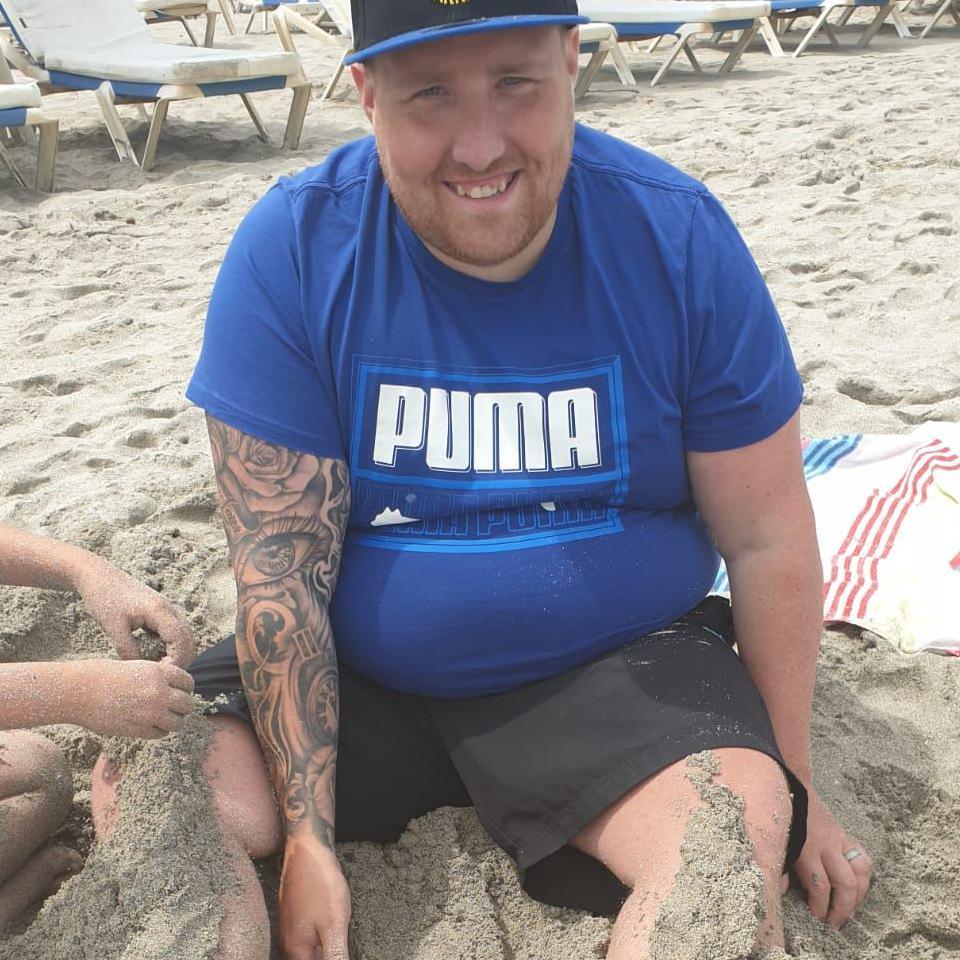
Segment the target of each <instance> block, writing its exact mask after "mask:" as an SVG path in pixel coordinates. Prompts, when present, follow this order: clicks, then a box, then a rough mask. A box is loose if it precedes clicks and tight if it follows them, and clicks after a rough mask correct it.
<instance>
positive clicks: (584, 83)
mask: <svg viewBox="0 0 960 960" xmlns="http://www.w3.org/2000/svg"><path fill="white" fill-rule="evenodd" d="M580 52H581V53H586V54H590V60H589V62H588V63H587V65H586V66H585V67H584V68H583V69H582V70H581V71H580V77H579V78H578V80H577V86H576V91H575V93H574V96H575V97H577V98H579V97H580V96H581V95H582V94H584V93H586V92H587V90H589V89H590V84H592V83H593V81H594V79H596V76H597V74H598V73H599V72H600V68H601V67H602V66H603V64H604V62H605V61H606V60H607V59H608V58H609V60H610V62H611V63H612V64H613V67H614V69H615V70H616V71H617V76H618V77H619V78H620V82H621V83H622V84H623V85H624V86H625V87H629V88H632V89H636V86H637V81H636V78H635V77H634V75H633V71H632V70H631V69H630V65H629V64H628V63H627V60H626V57H624V55H623V51H622V50H621V49H620V37H619V36H618V35H617V31H616V28H615V27H614V26H613V25H612V24H609V23H592V22H591V23H585V24H584V25H583V26H581V27H580Z"/></svg>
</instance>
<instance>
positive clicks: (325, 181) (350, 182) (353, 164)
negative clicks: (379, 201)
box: [277, 137, 380, 219]
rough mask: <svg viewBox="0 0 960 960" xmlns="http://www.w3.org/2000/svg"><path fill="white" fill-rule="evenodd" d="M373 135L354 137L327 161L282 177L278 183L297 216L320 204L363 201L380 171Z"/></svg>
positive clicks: (337, 205) (334, 204) (336, 205)
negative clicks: (372, 178) (357, 138)
mask: <svg viewBox="0 0 960 960" xmlns="http://www.w3.org/2000/svg"><path fill="white" fill-rule="evenodd" d="M379 169H380V166H379V161H378V159H377V150H376V143H375V141H374V138H373V137H362V138H361V139H359V140H353V141H351V142H350V143H347V144H344V145H343V146H341V147H338V148H337V149H336V150H334V151H333V152H332V153H331V154H330V155H329V156H328V157H327V158H326V159H325V160H324V161H323V163H319V164H317V165H316V166H313V167H307V169H306V170H303V171H301V172H300V173H298V174H296V175H294V176H292V177H281V178H280V180H279V181H278V182H277V187H278V188H279V189H280V190H281V191H282V192H283V193H284V194H285V195H286V196H287V198H288V199H289V201H290V205H291V207H292V208H293V211H294V216H295V218H297V219H299V218H300V217H303V216H304V215H305V214H306V213H307V211H313V210H315V208H316V207H317V205H321V206H323V205H325V204H328V203H330V202H332V204H333V206H334V207H342V206H343V205H344V204H346V205H347V206H349V205H350V203H351V201H354V202H355V203H357V204H359V203H360V202H361V200H362V197H363V193H364V190H365V188H366V186H367V184H368V182H369V181H370V179H371V177H372V176H377V175H379Z"/></svg>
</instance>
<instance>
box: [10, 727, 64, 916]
mask: <svg viewBox="0 0 960 960" xmlns="http://www.w3.org/2000/svg"><path fill="white" fill-rule="evenodd" d="M72 799H73V784H72V782H71V779H70V770H69V767H68V766H67V762H66V760H65V758H64V756H63V754H62V753H61V752H60V750H59V749H58V748H57V747H56V746H55V745H54V744H53V743H51V742H50V741H49V740H47V739H46V738H44V737H41V736H40V735H39V734H36V733H31V732H29V731H25V730H13V731H6V732H3V733H0V836H2V838H3V839H2V842H0V930H2V929H3V928H4V927H5V926H6V925H7V924H8V923H10V921H11V920H13V919H15V918H16V917H18V916H19V915H20V914H21V913H23V911H24V910H25V909H26V908H27V907H29V906H30V905H31V904H32V903H35V902H36V901H37V900H40V899H42V898H43V897H46V896H48V895H49V894H50V893H52V892H53V891H54V890H55V889H56V888H57V886H59V883H60V882H61V881H62V880H63V879H64V878H65V877H66V876H67V875H69V874H71V873H75V872H76V871H77V870H78V869H79V868H80V866H81V862H82V861H81V860H80V857H79V856H78V855H77V854H76V853H75V852H74V851H72V850H68V849H67V848H66V847H62V846H60V845H59V844H57V845H55V846H51V847H48V848H46V849H42V850H41V849H39V848H40V847H41V845H42V844H43V843H44V842H45V841H46V840H47V838H48V837H49V836H50V835H51V834H52V833H53V832H54V831H55V830H56V829H57V828H58V827H59V826H60V825H61V824H62V823H63V821H64V820H65V819H66V817H67V813H68V812H69V811H70V804H71V802H72Z"/></svg>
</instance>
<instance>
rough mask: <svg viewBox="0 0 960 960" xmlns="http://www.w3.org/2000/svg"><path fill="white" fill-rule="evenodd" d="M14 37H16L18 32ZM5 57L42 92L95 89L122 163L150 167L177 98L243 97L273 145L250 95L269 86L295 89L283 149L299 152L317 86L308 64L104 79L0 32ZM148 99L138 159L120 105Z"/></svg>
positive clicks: (1, 55)
mask: <svg viewBox="0 0 960 960" xmlns="http://www.w3.org/2000/svg"><path fill="white" fill-rule="evenodd" d="M11 29H12V28H11ZM13 36H14V39H16V33H15V32H14V33H13ZM0 58H2V59H4V60H5V61H6V62H7V63H9V64H10V65H11V66H13V67H15V68H16V69H17V70H19V71H20V72H21V73H22V74H24V75H25V76H26V77H28V78H30V79H31V80H33V81H35V82H36V83H37V84H38V85H39V87H40V92H41V93H42V94H51V93H62V92H66V91H71V92H76V91H80V90H90V91H92V92H93V93H94V95H95V97H96V99H97V104H98V105H99V107H100V112H101V113H102V115H103V119H104V123H105V125H106V127H107V132H108V133H109V135H110V140H111V141H112V143H113V147H114V150H115V151H116V154H117V158H118V159H119V160H120V161H121V162H123V161H127V160H129V161H130V162H131V163H133V164H134V165H135V166H138V167H140V168H141V169H142V170H144V171H147V170H150V169H151V168H152V167H153V164H154V160H155V158H156V151H157V144H158V142H159V139H160V132H161V130H162V128H163V123H164V121H165V120H166V117H167V112H168V110H169V107H170V104H171V103H173V102H175V101H177V100H194V99H199V98H203V97H213V96H227V95H236V96H239V97H240V99H241V100H242V102H243V105H244V107H245V108H246V110H247V113H248V114H249V115H250V119H251V120H252V121H253V124H254V126H255V127H256V130H257V136H258V137H259V138H260V139H261V140H262V141H264V142H265V143H269V142H270V136H269V134H268V133H267V130H266V127H265V126H264V124H263V120H262V119H261V118H260V115H259V113H258V112H257V110H256V108H255V107H254V105H253V102H252V101H251V99H250V94H251V93H257V92H260V91H264V90H280V89H289V90H292V92H293V100H292V103H291V105H290V113H289V115H288V118H287V125H286V129H285V132H284V139H283V147H284V149H290V150H295V149H297V147H298V146H299V144H300V136H301V133H302V131H303V123H304V120H305V118H306V113H307V107H308V106H309V103H310V95H311V92H312V90H313V86H312V84H311V83H310V81H309V80H308V79H307V78H306V76H305V75H304V73H303V68H302V66H301V67H300V68H299V69H298V70H297V72H296V73H294V74H291V75H290V76H267V77H253V78H249V79H242V80H229V81H215V82H211V83H202V84H193V83H168V84H161V83H144V82H133V81H131V82H125V81H121V80H104V79H101V78H97V77H93V76H85V75H80V74H72V73H65V72H62V71H58V70H46V69H44V68H43V67H41V66H40V65H39V64H37V63H36V62H35V61H34V60H33V59H32V58H31V57H30V56H29V55H28V54H26V53H24V52H21V50H20V49H19V48H18V47H17V46H15V45H14V42H12V41H11V40H8V39H7V38H6V37H5V36H4V35H3V34H2V33H0ZM148 103H152V104H153V105H154V109H153V115H152V116H151V118H150V126H149V128H148V130H147V139H146V143H145V144H144V148H143V153H142V154H141V156H140V157H139V158H138V157H137V154H136V151H135V150H134V148H133V145H132V144H131V142H130V138H129V136H128V135H127V132H126V129H125V128H124V125H123V121H122V119H121V118H120V114H119V112H118V110H117V105H118V104H138V105H142V104H148Z"/></svg>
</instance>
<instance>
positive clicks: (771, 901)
mask: <svg viewBox="0 0 960 960" xmlns="http://www.w3.org/2000/svg"><path fill="white" fill-rule="evenodd" d="M713 753H714V754H715V756H716V757H717V759H718V761H719V769H720V774H719V776H718V777H716V778H715V781H716V782H718V783H721V784H724V785H726V786H727V787H729V789H730V791H731V792H732V793H733V795H734V796H735V797H740V798H742V799H743V801H744V809H743V817H742V819H743V824H744V826H745V830H746V838H748V840H749V844H750V845H751V846H752V853H753V860H754V862H755V864H756V866H757V867H758V868H759V870H760V873H761V874H762V891H760V890H759V889H758V893H759V895H760V896H762V911H761V912H762V918H760V917H758V919H757V930H756V944H755V946H756V947H758V948H759V947H776V946H783V924H782V919H781V912H780V877H781V873H782V868H783V860H784V853H785V850H786V842H787V836H788V833H789V827H790V820H791V815H792V808H791V803H790V797H789V794H788V791H787V783H786V778H785V777H784V775H783V772H782V770H781V769H780V767H779V765H778V764H777V763H776V762H775V761H773V760H771V759H770V758H769V757H767V756H765V755H764V754H761V753H758V752H756V751H753V750H745V749H735V748H725V749H718V750H715V751H713ZM703 806H704V801H703V800H702V799H701V797H700V795H699V793H698V789H697V787H695V786H694V784H693V782H691V779H690V777H689V776H688V769H687V765H686V762H681V763H676V764H673V765H672V766H670V767H667V768H666V769H664V770H662V771H660V772H659V773H657V774H655V775H654V776H653V777H650V778H649V779H648V780H646V781H644V782H643V783H642V784H640V785H639V786H638V787H636V788H635V789H634V790H632V791H631V792H630V793H628V794H626V795H625V796H624V797H622V798H621V799H620V800H619V801H617V802H616V803H615V804H613V805H612V806H611V807H609V808H608V809H607V810H605V811H604V812H603V813H602V814H601V815H600V816H599V817H598V818H597V819H596V820H594V821H593V823H591V824H590V825H589V826H588V827H587V828H586V829H585V830H584V831H583V832H582V833H581V834H580V835H579V836H578V837H576V838H575V839H574V841H573V843H574V845H575V846H577V847H579V848H580V849H581V850H583V851H584V852H585V853H588V854H590V855H591V856H593V857H596V858H597V859H598V860H600V861H601V862H602V863H604V864H606V866H607V867H608V868H609V869H610V870H611V871H612V872H613V873H614V874H615V875H616V876H617V877H618V878H619V879H620V880H621V881H622V882H623V883H624V884H626V885H627V886H629V887H632V888H633V893H632V894H631V895H630V897H629V898H628V899H627V902H626V903H625V904H624V906H623V909H622V910H621V912H620V915H619V917H618V918H617V922H616V924H615V925H614V929H613V934H612V937H611V942H610V948H609V952H608V954H607V960H651V958H654V957H655V956H656V955H657V951H655V950H653V949H652V944H651V934H652V933H653V930H654V926H655V923H656V921H657V918H658V915H659V913H660V910H661V908H662V907H663V905H664V902H665V901H666V900H667V898H668V897H669V896H670V895H671V892H672V890H673V888H674V884H675V881H676V880H677V876H678V874H679V873H680V871H681V868H682V866H683V856H682V853H681V847H682V844H683V842H684V836H685V833H686V830H687V826H688V824H689V823H690V821H691V818H692V817H694V816H695V814H696V813H697V812H698V810H701V809H702V808H703ZM748 949H749V947H748ZM742 955H743V954H742V953H741V954H739V955H738V957H742ZM677 960H686V957H683V958H681V957H679V956H678V957H677Z"/></svg>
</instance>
